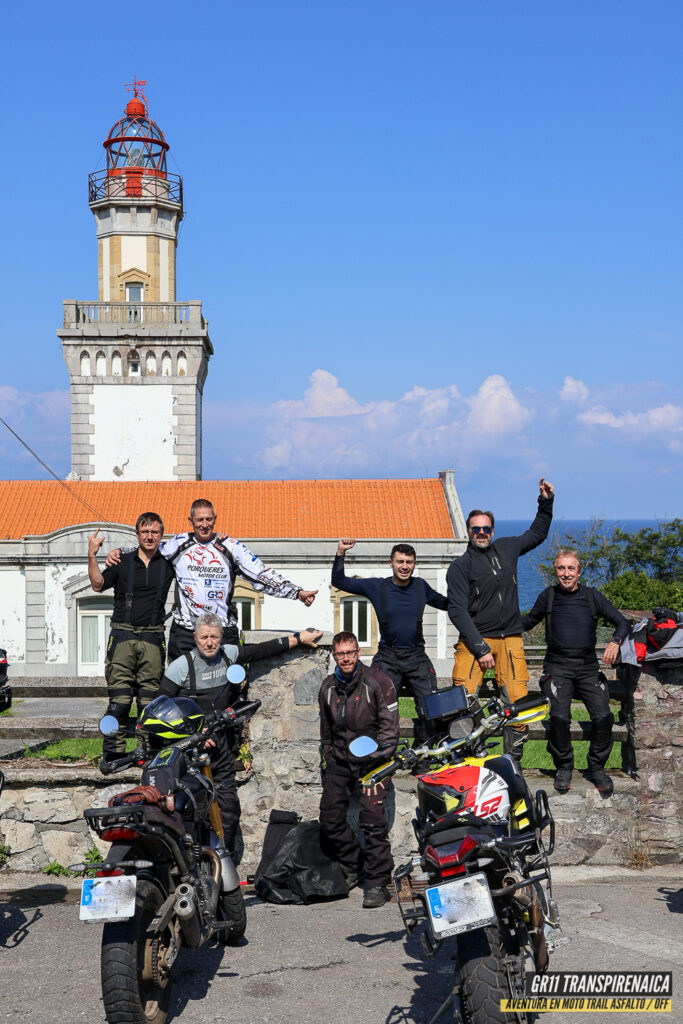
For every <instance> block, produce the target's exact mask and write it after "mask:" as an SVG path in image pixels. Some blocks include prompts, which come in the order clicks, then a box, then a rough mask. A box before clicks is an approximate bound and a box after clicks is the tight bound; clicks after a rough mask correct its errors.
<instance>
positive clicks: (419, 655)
mask: <svg viewBox="0 0 683 1024" xmlns="http://www.w3.org/2000/svg"><path fill="white" fill-rule="evenodd" d="M371 668H378V669H379V670H380V672H384V674H385V676H389V678H390V679H391V681H392V683H393V684H394V686H395V687H396V693H397V694H398V693H399V691H400V689H401V686H402V685H404V684H405V686H406V688H407V689H408V690H409V692H410V693H411V694H412V696H413V697H414V698H415V710H416V711H417V718H416V720H415V743H416V744H420V743H424V742H426V740H427V739H428V738H429V736H428V729H427V726H426V724H425V720H424V717H423V715H422V705H421V702H420V698H421V697H424V696H425V695H426V694H428V693H434V691H435V690H436V689H437V684H436V672H435V671H434V666H433V665H432V663H431V661H430V660H429V658H428V657H427V654H426V652H425V649H424V647H405V648H396V647H389V646H388V644H380V645H379V650H378V651H377V654H376V655H375V656H374V658H373V659H372V665H371Z"/></svg>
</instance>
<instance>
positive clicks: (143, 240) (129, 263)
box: [121, 235, 147, 273]
mask: <svg viewBox="0 0 683 1024" xmlns="http://www.w3.org/2000/svg"><path fill="white" fill-rule="evenodd" d="M131 267H135V268H136V269H137V270H144V271H145V273H147V235H122V236H121V273H125V272H126V270H130V269H131Z"/></svg>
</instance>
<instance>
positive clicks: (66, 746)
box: [26, 736, 135, 761]
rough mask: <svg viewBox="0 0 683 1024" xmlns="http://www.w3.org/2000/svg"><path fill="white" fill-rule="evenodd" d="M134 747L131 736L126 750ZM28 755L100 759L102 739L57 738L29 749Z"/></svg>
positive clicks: (38, 757) (60, 758) (51, 757)
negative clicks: (41, 745)
mask: <svg viewBox="0 0 683 1024" xmlns="http://www.w3.org/2000/svg"><path fill="white" fill-rule="evenodd" d="M134 749H135V739H134V738H133V737H132V736H129V737H128V739H127V740H126V751H129V750H134ZM26 757H33V758H37V759H41V758H42V759H43V760H46V761H84V760H88V761H100V760H101V759H102V740H101V739H94V738H93V739H89V740H79V739H69V740H56V741H55V742H54V743H48V745H47V746H46V747H42V748H41V749H40V750H31V751H27V752H26Z"/></svg>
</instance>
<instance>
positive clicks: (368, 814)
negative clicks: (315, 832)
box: [320, 760, 394, 887]
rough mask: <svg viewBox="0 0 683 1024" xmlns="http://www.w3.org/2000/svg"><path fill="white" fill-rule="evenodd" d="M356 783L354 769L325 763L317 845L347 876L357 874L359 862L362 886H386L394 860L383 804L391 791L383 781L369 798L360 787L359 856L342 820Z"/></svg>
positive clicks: (334, 763)
mask: <svg viewBox="0 0 683 1024" xmlns="http://www.w3.org/2000/svg"><path fill="white" fill-rule="evenodd" d="M357 781H358V779H357V770H355V771H354V770H353V769H351V768H350V767H349V765H348V764H346V763H345V762H342V761H334V760H331V761H329V762H328V764H327V770H326V772H325V775H324V778H323V795H322V798H321V800H320V839H321V845H322V848H323V850H324V852H325V853H326V854H327V855H328V857H331V858H333V859H334V860H337V861H339V863H340V864H341V866H342V868H343V869H344V871H345V872H346V873H347V874H358V873H359V871H360V867H361V861H362V864H363V870H364V872H365V885H366V886H368V887H373V886H381V885H389V883H390V882H391V873H392V871H393V868H394V859H393V857H392V856H391V844H390V843H389V835H388V830H387V819H386V812H385V807H384V802H385V800H386V798H387V795H388V794H389V793H390V792H391V789H392V786H391V782H390V781H389V780H385V782H384V785H383V786H382V788H381V789H380V790H379V792H378V794H377V795H371V794H370V793H368V792H367V791H366V790H364V789H363V788H362V787H361V791H360V816H359V819H358V824H359V826H360V830H361V832H362V833H363V838H364V839H365V849H364V853H363V854H361V849H360V845H359V843H358V839H357V838H356V834H355V832H354V831H353V829H352V828H351V826H350V824H349V822H348V821H347V817H346V815H347V812H348V809H349V802H350V800H351V794H352V793H353V789H354V786H355V785H356V783H357Z"/></svg>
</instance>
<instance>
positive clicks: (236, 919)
mask: <svg viewBox="0 0 683 1024" xmlns="http://www.w3.org/2000/svg"><path fill="white" fill-rule="evenodd" d="M218 906H219V908H220V913H219V917H220V919H221V920H222V921H230V925H231V927H230V928H226V929H224V930H222V931H220V932H218V936H219V941H220V942H221V944H222V945H224V946H236V945H237V943H238V942H239V941H240V939H241V938H242V936H243V935H244V933H245V931H246V930H247V908H246V907H245V905H244V895H243V894H242V887H241V886H239V887H238V888H237V889H233V891H232V892H224V893H222V894H221V897H220V899H219V903H218Z"/></svg>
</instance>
